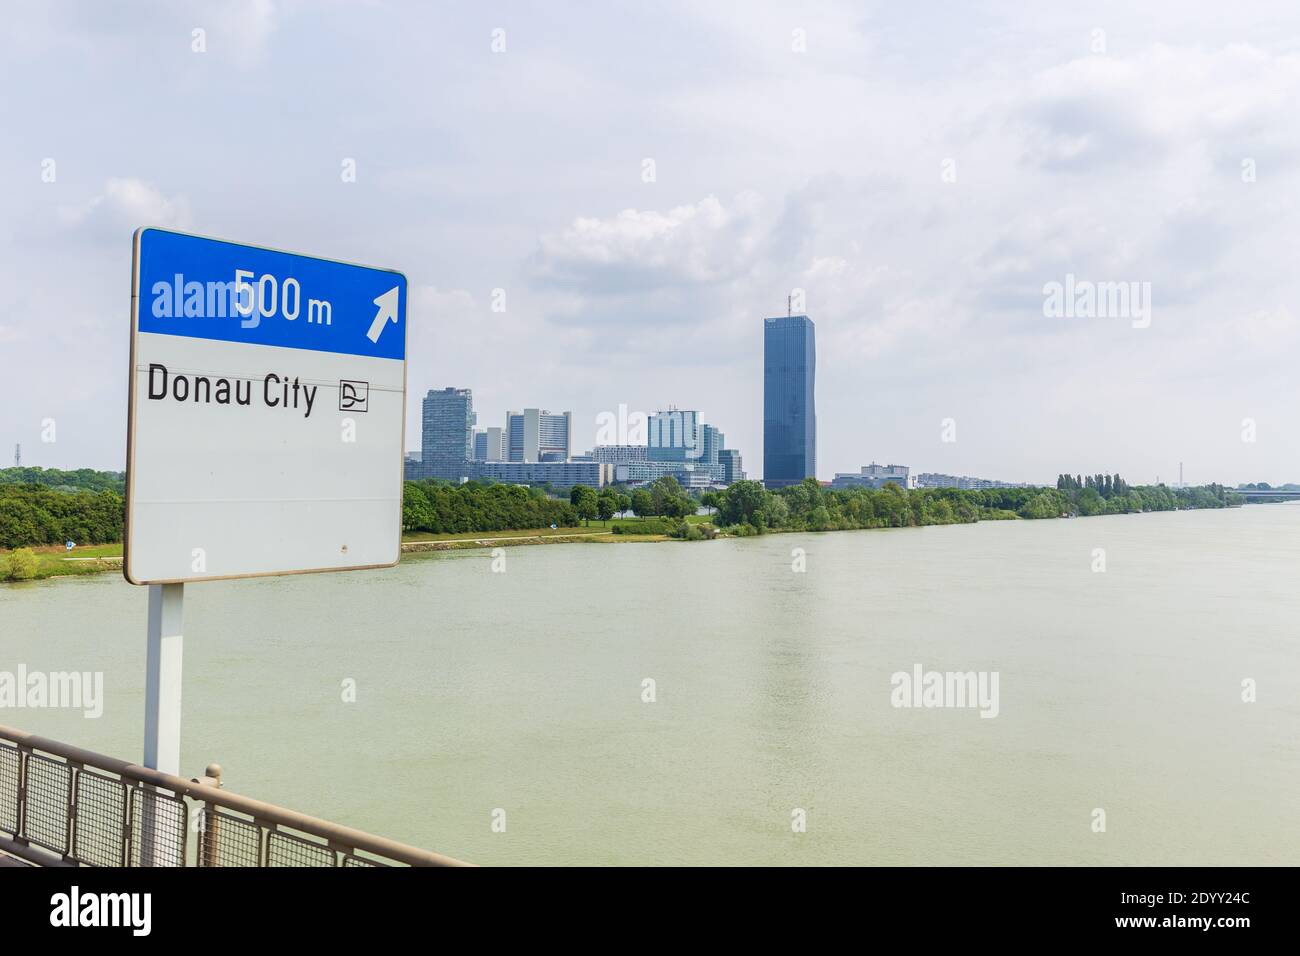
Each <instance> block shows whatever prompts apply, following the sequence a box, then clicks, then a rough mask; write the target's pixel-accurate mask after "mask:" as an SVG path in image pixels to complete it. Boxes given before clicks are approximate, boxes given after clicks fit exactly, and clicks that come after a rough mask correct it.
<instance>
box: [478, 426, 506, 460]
mask: <svg viewBox="0 0 1300 956" xmlns="http://www.w3.org/2000/svg"><path fill="white" fill-rule="evenodd" d="M505 459H506V430H505V429H504V428H497V427H489V428H479V429H477V430H475V432H474V460H475V461H505Z"/></svg>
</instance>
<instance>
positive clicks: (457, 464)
mask: <svg viewBox="0 0 1300 956" xmlns="http://www.w3.org/2000/svg"><path fill="white" fill-rule="evenodd" d="M422 424H423V429H422V432H421V436H420V471H421V473H422V474H423V475H424V476H425V477H426V478H445V479H446V480H448V481H460V479H461V478H465V477H468V476H469V473H470V468H469V462H470V459H471V458H473V456H474V396H473V393H472V392H471V391H470V390H469V389H468V388H444V389H440V390H435V389H429V393H428V394H427V395H425V396H424V419H423V422H422Z"/></svg>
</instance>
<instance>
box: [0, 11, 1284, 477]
mask: <svg viewBox="0 0 1300 956" xmlns="http://www.w3.org/2000/svg"><path fill="white" fill-rule="evenodd" d="M1139 7H1140V8H1139ZM5 20H6V22H5V29H4V30H3V31H0V130H3V147H2V148H0V389H2V392H0V394H3V396H4V401H3V402H0V463H3V464H4V465H8V464H9V463H10V456H11V454H12V449H13V446H14V444H15V443H19V442H21V444H22V449H23V463H24V464H27V465H42V466H46V467H60V468H75V467H95V468H106V469H114V470H117V469H121V468H122V467H123V466H124V460H125V443H126V406H127V398H126V383H127V372H128V353H127V348H128V339H129V309H130V270H131V245H132V241H131V237H132V233H133V232H134V230H135V229H136V228H137V227H138V226H142V225H154V226H163V227H170V228H174V229H180V230H184V231H192V232H196V233H199V234H201V235H208V236H215V237H219V238H224V239H230V240H234V241H239V242H248V243H252V244H257V245H263V246H269V247H272V248H280V249H288V250H293V251H297V252H302V253H306V254H312V255H319V256H323V257H327V258H334V259H342V260H348V261H356V262H361V263H366V264H370V265H376V266H382V267H387V268H394V269H399V270H401V271H403V272H404V273H406V275H407V276H408V278H409V280H410V282H411V294H410V312H409V321H410V335H409V343H410V353H409V366H408V396H407V402H408V414H407V447H408V448H409V449H412V450H414V449H417V448H418V447H419V433H418V432H419V426H418V422H419V404H420V399H421V397H422V396H423V394H424V393H425V391H426V390H427V389H429V388H442V387H446V386H456V387H468V388H471V389H473V393H474V405H475V409H476V411H477V413H478V423H479V425H480V426H487V425H494V424H501V423H502V421H503V418H504V415H505V412H506V410H507V409H514V408H521V407H542V408H548V409H550V410H552V411H562V410H572V412H573V413H574V444H575V446H577V450H579V451H581V450H584V449H586V448H589V447H591V445H592V444H594V442H595V438H596V435H597V431H598V427H599V426H598V423H599V422H601V421H602V419H601V417H600V416H602V414H605V415H606V416H608V415H609V414H613V415H617V414H618V410H619V408H620V406H625V407H626V408H627V409H628V410H629V411H631V412H645V411H653V410H655V409H658V408H665V407H667V406H669V405H674V406H676V407H678V408H693V409H698V410H699V411H700V412H701V414H702V416H703V418H704V420H705V421H708V422H710V423H712V424H715V425H717V426H718V427H719V428H720V429H721V430H722V431H723V432H724V433H725V434H726V436H727V440H728V445H729V446H731V447H735V448H739V449H740V451H741V452H742V454H743V456H744V465H745V468H746V470H747V471H748V473H749V475H750V476H751V477H760V476H761V473H762V418H763V413H762V328H763V324H762V319H763V317H765V316H771V315H783V314H785V311H786V307H787V296H791V295H795V296H797V297H801V298H802V300H803V302H804V303H805V311H806V312H807V314H808V315H809V316H810V317H811V318H812V319H813V320H814V321H815V322H816V325H817V345H818V356H817V358H818V369H817V412H818V455H817V471H818V476H819V477H820V478H822V479H829V478H830V477H832V475H833V474H834V473H836V472H844V471H856V470H857V469H858V468H859V467H860V466H862V465H864V464H867V463H869V462H871V461H873V460H874V461H878V462H881V463H899V464H905V465H909V466H910V467H911V468H912V469H913V471H914V472H916V471H939V472H947V473H957V474H967V475H975V476H981V477H986V478H998V479H1003V480H1008V481H1031V482H1052V481H1054V480H1055V478H1056V475H1057V474H1059V473H1060V472H1063V471H1068V472H1072V473H1094V472H1103V471H1104V472H1108V473H1114V472H1119V473H1121V474H1123V475H1124V476H1125V477H1126V478H1127V479H1128V480H1129V481H1130V482H1135V483H1137V482H1148V481H1154V480H1156V479H1157V478H1159V479H1160V480H1163V481H1175V480H1177V477H1178V467H1179V462H1183V463H1185V464H1184V467H1185V477H1186V480H1187V481H1188V482H1189V483H1200V482H1210V481H1220V482H1224V483H1228V484H1236V483H1238V482H1246V481H1261V480H1262V481H1269V482H1272V483H1281V482H1285V481H1300V419H1298V416H1297V412H1298V411H1300V386H1298V385H1297V373H1296V367H1297V360H1298V359H1300V298H1298V295H1297V293H1300V269H1297V266H1296V261H1295V260H1296V257H1297V249H1296V242H1295V225H1294V224H1295V222H1296V221H1297V205H1298V203H1297V198H1298V197H1300V189H1298V187H1297V174H1298V173H1300V111H1298V110H1297V106H1296V104H1297V103H1300V8H1296V7H1293V6H1291V5H1287V4H1281V3H1276V2H1273V3H1256V2H1252V0H1240V2H1235V3H1233V4H1232V5H1231V6H1230V8H1225V7H1224V5H1223V4H1221V3H1215V2H1200V0H1190V2H1189V0H1182V2H1168V3H1148V4H1141V5H1137V4H1133V3H1132V2H1131V0H1126V2H1119V3H1110V2H1101V3H1091V4H1064V3H1059V4H1057V3H1052V4H1048V3H1033V4H1030V3H1026V2H1020V3H1002V2H978V0H976V2H970V3H963V4H951V3H912V4H899V3H864V2H861V0H859V2H847V3H835V2H825V3H806V4H797V3H757V2H743V3H742V2H737V3H727V2H709V3H700V2H681V3H677V2H671V0H668V2H660V3H654V4H641V3H624V2H610V3H596V2H589V3H584V2H573V3H564V4H556V3H540V2H539V3H523V2H520V3H510V2H494V3H480V4H464V3H461V4H452V3H399V2H370V3H362V2H328V0H326V2H311V3H308V2H289V0H284V2H277V0H232V2H220V3H218V2H211V3H200V2H169V3H165V4H164V3H153V4H147V3H132V2H125V3H117V4H112V5H108V4H101V3H93V2H84V3H67V2H52V3H41V4H12V5H9V6H7V8H6V11H5ZM351 170H355V176H351V175H349V172H350V171H351ZM1102 283H1106V284H1110V285H1109V286H1107V287H1108V288H1110V289H1111V290H1114V289H1117V288H1120V286H1118V285H1116V284H1121V283H1122V284H1123V285H1122V288H1123V289H1124V290H1125V291H1126V292H1131V297H1130V299H1129V301H1128V302H1127V303H1122V302H1119V300H1118V299H1114V298H1112V299H1110V300H1109V302H1110V305H1111V306H1115V307H1114V308H1101V307H1099V306H1097V305H1095V304H1094V305H1093V306H1092V307H1091V308H1090V307H1089V306H1088V302H1087V301H1086V300H1083V299H1079V300H1072V305H1077V306H1078V307H1077V308H1066V309H1056V308H1054V307H1053V306H1052V305H1051V295H1050V291H1051V290H1052V289H1053V288H1054V286H1053V284H1058V287H1059V288H1068V289H1072V290H1075V293H1076V294H1082V293H1080V292H1079V291H1078V290H1080V289H1087V288H1089V287H1090V284H1102ZM1102 300H1103V301H1107V300H1106V297H1104V296H1103V297H1102ZM51 426H52V427H51ZM51 439H52V440H51Z"/></svg>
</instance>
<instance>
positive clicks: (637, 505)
mask: <svg viewBox="0 0 1300 956" xmlns="http://www.w3.org/2000/svg"><path fill="white" fill-rule="evenodd" d="M632 510H633V511H635V512H636V516H637V517H638V518H649V517H652V516H653V515H654V513H655V499H654V495H652V494H650V492H648V491H646V490H645V489H644V488H638V489H636V491H634V492H632Z"/></svg>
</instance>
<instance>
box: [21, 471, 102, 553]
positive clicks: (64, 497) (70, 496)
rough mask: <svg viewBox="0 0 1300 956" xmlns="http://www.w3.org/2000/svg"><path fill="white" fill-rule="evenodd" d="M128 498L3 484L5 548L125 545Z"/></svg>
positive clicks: (36, 485)
mask: <svg viewBox="0 0 1300 956" xmlns="http://www.w3.org/2000/svg"><path fill="white" fill-rule="evenodd" d="M124 516H125V508H124V505H123V499H122V495H121V494H120V493H119V492H117V491H114V490H112V489H109V488H105V489H104V490H101V491H86V490H72V491H62V490H58V488H57V486H56V487H47V486H45V485H41V484H26V485H19V484H9V483H0V547H2V548H20V547H24V546H27V545H43V544H62V543H63V542H65V541H75V542H77V543H78V544H107V543H109V542H113V541H121V540H122V524H123V520H124Z"/></svg>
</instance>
